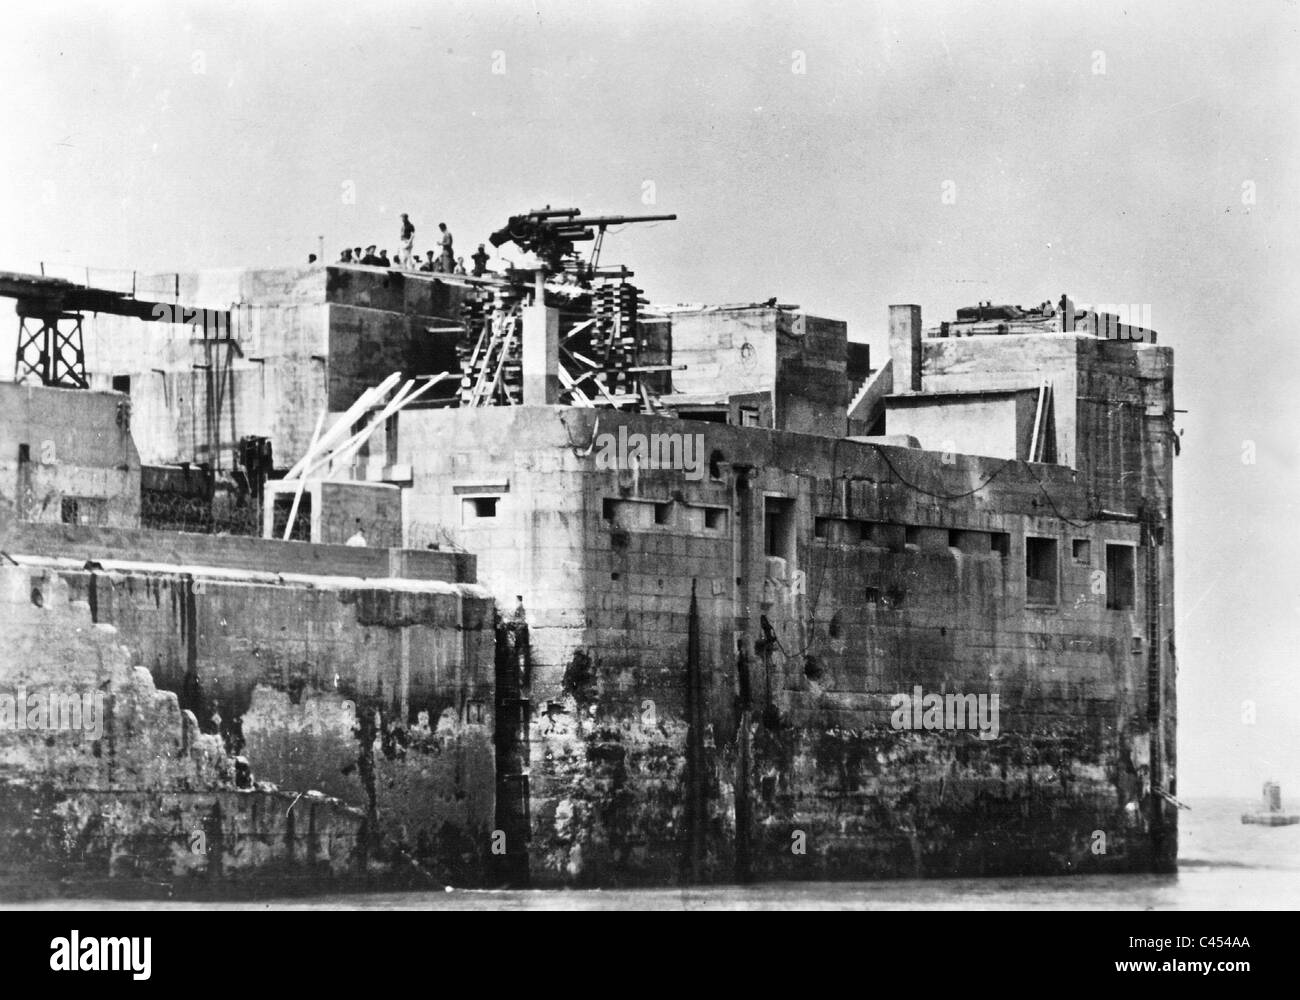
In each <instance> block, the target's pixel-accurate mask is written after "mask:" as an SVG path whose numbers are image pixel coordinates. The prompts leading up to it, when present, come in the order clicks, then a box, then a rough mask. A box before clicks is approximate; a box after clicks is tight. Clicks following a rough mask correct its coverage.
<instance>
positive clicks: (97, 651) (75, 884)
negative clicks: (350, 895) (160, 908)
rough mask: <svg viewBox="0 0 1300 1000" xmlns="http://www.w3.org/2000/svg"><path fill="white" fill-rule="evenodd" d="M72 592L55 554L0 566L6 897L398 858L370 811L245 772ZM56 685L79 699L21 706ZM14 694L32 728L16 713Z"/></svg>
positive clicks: (216, 880) (327, 868)
mask: <svg viewBox="0 0 1300 1000" xmlns="http://www.w3.org/2000/svg"><path fill="white" fill-rule="evenodd" d="M78 596H79V595H78V593H77V589H76V588H70V587H69V586H68V584H67V582H66V581H65V580H64V579H63V577H62V576H61V575H60V574H59V573H58V572H55V571H52V570H50V569H47V568H43V567H29V566H12V565H6V566H3V567H0V643H3V645H4V648H5V649H6V650H8V653H9V655H7V656H5V657H4V658H3V660H0V698H3V699H7V702H6V704H5V705H4V706H3V707H0V898H7V899H15V898H18V899H21V898H25V897H42V896H48V895H50V894H53V893H67V892H71V893H73V894H77V893H89V894H95V893H104V892H114V891H116V892H128V893H137V892H145V893H149V892H156V893H164V894H166V895H173V894H178V895H182V896H184V895H191V894H194V893H205V892H214V891H220V892H230V891H238V887H239V886H240V885H241V884H242V885H250V886H255V887H257V888H259V889H261V890H262V891H263V892H273V891H276V889H279V890H280V891H285V890H286V889H287V888H290V887H292V886H293V885H295V884H296V885H298V886H302V885H303V884H306V885H310V886H313V887H315V888H316V889H317V890H319V889H320V888H321V887H322V886H323V885H337V884H338V883H339V880H340V879H356V880H358V881H360V880H362V879H368V878H371V877H374V876H378V875H383V874H386V873H388V874H391V873H392V871H393V870H394V868H395V867H396V868H399V869H405V867H406V863H405V859H403V858H402V857H401V855H400V852H397V853H395V852H394V851H393V850H392V847H391V845H386V844H385V843H384V842H383V841H382V839H381V838H380V837H378V836H377V835H376V834H375V831H374V829H373V824H371V825H369V826H368V824H367V816H366V814H365V812H364V811H361V810H358V809H352V808H349V807H347V806H346V805H344V804H343V803H341V802H339V801H337V800H335V799H331V798H328V797H327V796H324V795H321V794H320V793H318V792H317V793H313V794H311V795H308V796H305V797H301V798H300V797H299V796H298V795H296V794H293V793H291V792H288V791H280V790H276V789H274V788H271V787H270V786H266V785H263V786H261V787H239V786H241V785H247V784H248V783H247V782H241V781H240V780H239V776H238V774H237V768H236V762H235V761H234V760H233V759H232V758H231V757H230V756H229V755H228V754H227V753H226V752H225V750H224V748H223V747H222V745H221V741H220V740H219V739H218V738H217V737H215V736H205V735H203V734H201V733H200V731H199V726H198V723H197V722H196V720H195V718H194V715H193V714H192V713H191V712H188V711H185V710H184V709H182V707H181V705H180V703H179V700H178V698H177V696H176V695H175V694H174V693H170V692H167V691H162V690H159V689H158V688H156V687H155V686H154V683H153V679H152V677H151V676H150V673H149V671H148V670H146V669H144V668H142V667H139V666H132V664H133V662H134V660H133V658H132V656H131V654H130V653H129V651H128V650H127V648H126V647H125V646H123V645H121V638H122V637H121V634H120V633H119V632H118V630H117V629H115V628H114V627H113V626H112V625H109V624H106V623H104V622H102V621H99V622H97V621H96V620H95V619H96V616H95V614H94V613H93V612H92V610H91V607H90V606H88V605H87V604H86V603H84V602H82V601H79V600H78V599H77V598H78ZM52 695H57V696H58V697H59V698H60V699H62V698H66V697H68V696H74V697H80V698H82V705H83V707H84V708H85V709H86V711H84V712H83V714H82V715H81V717H80V718H76V717H74V716H72V715H70V714H66V713H65V714H61V715H59V716H57V717H55V718H50V719H45V720H43V719H42V717H41V714H40V710H39V709H37V714H36V715H32V714H31V712H30V708H29V706H31V705H32V704H34V702H33V701H32V699H33V698H36V697H44V698H46V699H49V698H50V697H51V696H52ZM20 703H21V704H23V705H24V708H25V710H26V711H28V714H27V716H26V718H25V719H24V722H25V723H26V724H27V725H28V726H32V725H36V726H40V728H24V729H19V728H17V725H16V720H15V719H14V718H13V717H11V716H9V715H7V714H6V711H5V709H6V708H7V709H10V710H12V709H14V708H15V707H16V706H17V705H18V704H20ZM47 704H48V701H47ZM60 723H62V724H63V725H60ZM69 724H74V725H69ZM303 791H306V789H303ZM394 862H397V864H396V865H394Z"/></svg>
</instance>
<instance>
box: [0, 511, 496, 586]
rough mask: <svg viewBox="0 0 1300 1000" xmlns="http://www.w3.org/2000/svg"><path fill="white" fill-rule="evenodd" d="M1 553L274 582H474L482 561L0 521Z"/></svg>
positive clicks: (455, 555) (423, 553)
mask: <svg viewBox="0 0 1300 1000" xmlns="http://www.w3.org/2000/svg"><path fill="white" fill-rule="evenodd" d="M0 548H4V549H5V550H6V551H10V552H25V553H28V554H30V555H40V556H50V557H58V558H69V559H74V560H77V561H79V562H82V563H84V562H86V561H87V560H94V561H97V562H102V561H113V560H125V561H129V562H141V563H158V564H170V565H179V566H210V567H215V568H220V569H229V570H236V571H240V572H245V573H252V574H265V575H268V576H271V577H275V576H287V575H294V574H297V575H304V576H338V577H356V578H358V579H380V580H383V579H388V578H398V579H409V580H444V581H446V582H449V583H473V582H474V579H475V572H476V571H475V560H474V556H473V555H470V554H468V553H465V552H434V551H431V550H427V549H425V550H411V549H383V548H377V547H366V548H357V547H353V546H349V545H310V544H306V543H303V542H280V541H270V540H266V539H259V538H248V537H241V536H235V535H198V534H185V533H183V532H173V531H146V530H139V529H135V530H133V529H127V528H108V529H106V528H88V527H80V526H75V525H46V524H34V523H29V522H20V521H10V520H7V519H5V518H0Z"/></svg>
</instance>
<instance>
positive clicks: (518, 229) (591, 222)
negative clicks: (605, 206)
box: [488, 205, 677, 283]
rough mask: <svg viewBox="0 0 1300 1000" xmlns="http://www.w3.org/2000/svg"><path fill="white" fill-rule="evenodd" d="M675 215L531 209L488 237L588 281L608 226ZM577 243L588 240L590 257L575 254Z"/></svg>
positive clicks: (597, 263)
mask: <svg viewBox="0 0 1300 1000" xmlns="http://www.w3.org/2000/svg"><path fill="white" fill-rule="evenodd" d="M676 218H677V216H676V215H583V214H582V209H579V208H551V206H550V205H547V206H546V207H545V208H539V209H534V210H532V211H530V212H525V213H524V214H523V215H512V216H511V217H510V219H509V220H508V221H507V222H506V224H505V225H504V226H502V227H501V228H500V229H498V230H497V231H496V232H495V233H493V234H492V235H491V236H490V237H488V238H489V240H490V241H491V243H492V245H493V246H494V247H498V248H499V247H500V246H501V245H502V244H503V243H514V244H515V245H516V246H517V247H519V249H521V250H523V251H524V252H525V253H532V254H536V255H537V256H538V257H540V258H541V259H542V261H543V263H544V264H545V265H546V268H547V270H548V271H550V272H551V273H552V274H560V273H562V272H568V273H570V274H573V275H575V276H576V277H577V278H578V279H579V280H580V281H583V282H584V283H585V282H588V281H590V280H591V278H592V277H593V276H594V275H595V274H596V273H597V268H598V267H599V266H600V250H601V246H602V244H603V243H604V241H605V231H606V230H607V229H608V228H609V227H610V226H622V225H627V224H629V223H633V222H671V221H673V220H674V219H676ZM577 243H591V244H592V252H591V259H590V260H589V261H587V262H585V263H584V262H583V261H582V260H581V259H580V258H579V257H578V252H577V249H576V247H575V244H577Z"/></svg>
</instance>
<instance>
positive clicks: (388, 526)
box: [262, 479, 402, 548]
mask: <svg viewBox="0 0 1300 1000" xmlns="http://www.w3.org/2000/svg"><path fill="white" fill-rule="evenodd" d="M298 489H299V484H298V481H297V480H293V481H289V482H285V481H283V480H272V481H270V482H268V483H267V484H266V493H267V497H268V499H269V502H268V503H267V504H266V505H265V506H264V507H263V509H262V528H263V534H264V535H265V536H266V537H274V536H272V535H271V529H272V527H273V526H274V524H275V523H276V522H275V507H274V504H275V503H276V502H277V501H278V502H279V503H281V504H287V505H289V508H290V509H292V503H293V496H294V494H295V493H296V492H297V491H298ZM302 493H303V497H304V501H303V502H305V503H307V504H308V505H309V509H310V510H311V539H310V541H312V542H314V543H318V544H323V545H345V544H346V543H347V540H348V539H349V538H351V537H352V536H353V535H355V534H356V533H357V531H361V532H362V534H363V535H364V537H365V540H366V546H367V547H372V546H373V547H376V548H398V547H400V546H401V544H402V491H401V490H400V489H399V488H398V487H396V486H392V485H389V484H387V483H371V482H361V481H338V482H329V481H326V480H321V479H309V480H307V482H306V483H304V484H303V485H302ZM287 514H288V512H287V511H286V512H285V516H286V517H287ZM282 530H283V529H282Z"/></svg>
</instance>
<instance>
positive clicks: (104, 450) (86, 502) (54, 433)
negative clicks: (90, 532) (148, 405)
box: [0, 382, 140, 526]
mask: <svg viewBox="0 0 1300 1000" xmlns="http://www.w3.org/2000/svg"><path fill="white" fill-rule="evenodd" d="M130 406H131V404H130V400H128V399H127V398H126V397H125V396H122V395H120V394H118V393H115V392H85V391H83V390H80V389H52V388H47V387H45V386H35V385H19V384H17V383H14V382H0V441H4V442H5V448H4V451H3V453H0V518H4V519H12V518H23V519H26V520H29V521H36V522H42V523H51V522H52V523H55V524H58V523H59V522H60V521H62V520H64V518H65V517H66V518H68V519H73V518H75V520H74V521H73V523H76V524H86V525H95V526H119V525H120V526H134V525H136V524H138V523H139V520H140V456H139V455H138V454H137V452H136V449H135V444H134V442H133V441H132V438H131V409H130Z"/></svg>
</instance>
